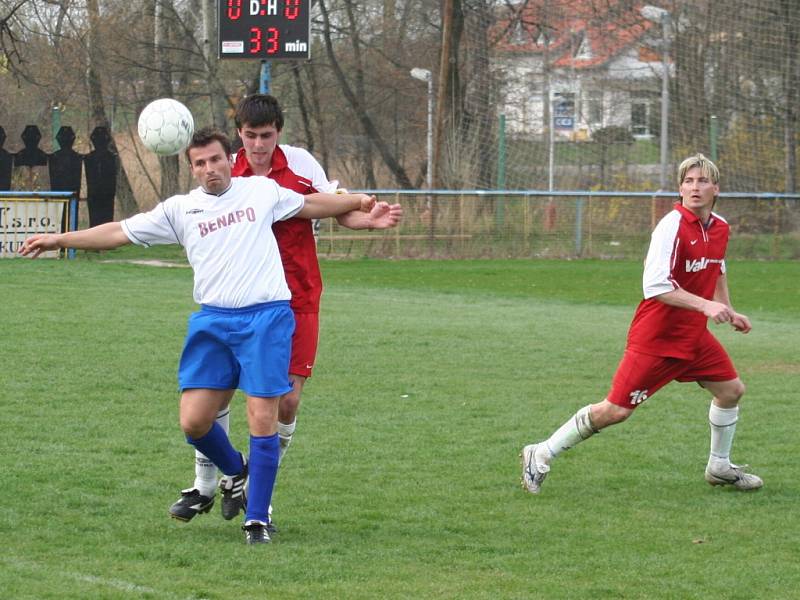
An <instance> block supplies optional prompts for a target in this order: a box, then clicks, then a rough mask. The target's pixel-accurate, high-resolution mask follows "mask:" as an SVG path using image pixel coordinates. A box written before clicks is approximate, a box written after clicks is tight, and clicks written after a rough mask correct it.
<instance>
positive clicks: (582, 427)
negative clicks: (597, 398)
mask: <svg viewBox="0 0 800 600" xmlns="http://www.w3.org/2000/svg"><path fill="white" fill-rule="evenodd" d="M595 433H597V430H596V429H595V428H594V425H593V424H592V418H591V406H590V405H588V404H587V405H586V406H584V407H583V408H581V409H580V410H579V411H578V412H576V413H575V414H574V415H572V416H571V417H570V418H569V420H567V422H566V423H564V424H563V425H562V426H561V427H559V428H558V429H556V431H555V433H553V435H551V436H550V437H549V438H548V439H547V441H546V442H545V446H546V447H547V449H548V450H549V451H550V454H551V455H552V457H553V458H555V457H556V456H558V455H559V454H561V453H562V452H564V450H569V449H570V448H572V447H574V446H576V445H577V444H578V443H580V442H582V441H583V440H586V439H589V438H590V437H592V435H594V434H595Z"/></svg>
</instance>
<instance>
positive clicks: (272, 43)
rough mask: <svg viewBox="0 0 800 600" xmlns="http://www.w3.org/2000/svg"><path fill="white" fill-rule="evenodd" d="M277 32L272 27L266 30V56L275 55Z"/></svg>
mask: <svg viewBox="0 0 800 600" xmlns="http://www.w3.org/2000/svg"><path fill="white" fill-rule="evenodd" d="M278 37H279V32H278V30H277V29H275V28H274V27H270V28H268V29H267V54H275V53H276V52H277V51H278Z"/></svg>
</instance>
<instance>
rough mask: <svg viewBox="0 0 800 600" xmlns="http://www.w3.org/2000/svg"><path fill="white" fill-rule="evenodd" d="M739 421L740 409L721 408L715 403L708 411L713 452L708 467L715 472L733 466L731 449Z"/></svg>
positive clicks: (712, 403) (736, 407)
mask: <svg viewBox="0 0 800 600" xmlns="http://www.w3.org/2000/svg"><path fill="white" fill-rule="evenodd" d="M738 420H739V407H738V406H734V407H733V408H720V407H719V406H717V405H716V404H714V402H713V401H712V402H711V407H710V408H709V409H708V422H709V424H710V425H711V452H710V453H709V457H708V465H709V466H710V467H712V468H713V469H714V470H724V469H727V468H728V467H729V466H730V464H731V447H732V446H733V434H734V433H736V422H737V421H738Z"/></svg>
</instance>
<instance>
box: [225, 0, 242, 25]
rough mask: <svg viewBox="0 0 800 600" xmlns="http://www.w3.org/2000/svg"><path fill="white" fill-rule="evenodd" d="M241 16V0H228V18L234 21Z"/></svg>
mask: <svg viewBox="0 0 800 600" xmlns="http://www.w3.org/2000/svg"><path fill="white" fill-rule="evenodd" d="M241 16H242V0H228V18H229V19H230V20H231V21H235V20H236V19H238V18H239V17H241Z"/></svg>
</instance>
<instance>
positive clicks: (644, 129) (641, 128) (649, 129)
mask: <svg viewBox="0 0 800 600" xmlns="http://www.w3.org/2000/svg"><path fill="white" fill-rule="evenodd" d="M660 110H661V105H660V103H659V99H658V96H657V95H656V94H644V93H641V94H636V95H634V96H632V97H631V133H632V134H633V135H635V136H641V137H650V136H654V135H658V130H659V122H660V118H661V113H660Z"/></svg>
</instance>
